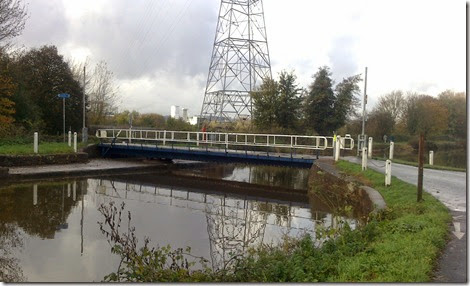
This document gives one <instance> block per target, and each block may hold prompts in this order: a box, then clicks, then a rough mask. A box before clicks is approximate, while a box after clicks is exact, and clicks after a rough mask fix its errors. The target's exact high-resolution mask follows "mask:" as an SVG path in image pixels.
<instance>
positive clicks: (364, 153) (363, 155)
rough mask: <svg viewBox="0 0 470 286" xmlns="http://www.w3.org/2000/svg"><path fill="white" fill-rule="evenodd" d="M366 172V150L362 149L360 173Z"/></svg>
mask: <svg viewBox="0 0 470 286" xmlns="http://www.w3.org/2000/svg"><path fill="white" fill-rule="evenodd" d="M365 170H367V148H366V147H363V148H362V171H365Z"/></svg>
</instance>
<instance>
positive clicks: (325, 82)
mask: <svg viewBox="0 0 470 286" xmlns="http://www.w3.org/2000/svg"><path fill="white" fill-rule="evenodd" d="M313 78H314V81H313V83H312V84H311V85H310V87H309V91H308V95H307V99H306V102H305V120H306V122H305V126H306V127H307V129H310V130H312V129H313V130H315V131H316V132H317V133H318V134H321V135H327V134H330V133H331V132H332V131H334V126H335V120H334V110H333V108H334V104H335V94H334V92H333V80H332V79H331V72H330V69H329V68H328V67H326V66H323V67H320V68H319V70H318V72H317V73H316V74H315V75H314V76H313Z"/></svg>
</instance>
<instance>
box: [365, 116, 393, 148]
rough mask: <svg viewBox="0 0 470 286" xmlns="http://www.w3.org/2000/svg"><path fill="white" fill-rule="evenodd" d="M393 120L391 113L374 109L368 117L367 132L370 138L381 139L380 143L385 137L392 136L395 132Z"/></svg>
mask: <svg viewBox="0 0 470 286" xmlns="http://www.w3.org/2000/svg"><path fill="white" fill-rule="evenodd" d="M393 126H394V123H393V118H392V115H391V113H390V112H387V111H383V110H379V109H374V110H373V111H372V112H371V113H369V115H368V116H367V124H366V132H367V134H368V135H369V136H372V137H374V138H379V141H380V140H381V139H382V138H383V136H384V135H386V134H388V136H390V134H392V131H393Z"/></svg>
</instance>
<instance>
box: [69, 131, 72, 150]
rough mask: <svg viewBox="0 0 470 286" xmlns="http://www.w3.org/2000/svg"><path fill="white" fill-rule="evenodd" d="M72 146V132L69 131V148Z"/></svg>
mask: <svg viewBox="0 0 470 286" xmlns="http://www.w3.org/2000/svg"><path fill="white" fill-rule="evenodd" d="M70 146H72V131H69V147H70Z"/></svg>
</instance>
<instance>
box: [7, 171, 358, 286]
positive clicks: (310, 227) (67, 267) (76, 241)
mask: <svg viewBox="0 0 470 286" xmlns="http://www.w3.org/2000/svg"><path fill="white" fill-rule="evenodd" d="M218 170H219V174H220V176H222V177H226V178H227V177H228V176H233V175H234V174H237V168H233V169H232V171H228V169H224V168H219V169H218ZM238 170H241V171H240V172H242V169H238ZM240 172H239V173H238V174H240ZM250 174H252V178H263V179H253V180H255V181H258V182H261V181H263V182H265V179H268V180H271V181H272V182H273V180H272V179H271V178H272V177H270V176H262V175H261V174H259V175H256V171H255V172H253V171H252V172H250ZM131 177H132V179H129V178H126V176H124V175H122V176H115V177H112V178H111V177H109V178H106V179H105V178H103V179H82V180H76V181H62V182H54V183H50V182H39V183H34V184H23V185H14V186H9V187H5V188H2V189H0V275H1V276H0V278H1V279H2V280H4V281H17V282H19V281H23V280H27V281H34V282H41V281H49V282H53V281H57V282H66V281H74V282H82V281H100V280H101V279H102V278H103V277H104V275H106V274H108V273H110V272H112V271H115V270H116V267H117V265H118V263H119V260H118V258H117V257H115V255H113V254H111V252H110V247H109V245H108V244H107V241H106V238H105V237H103V236H102V235H101V233H100V231H99V227H98V225H97V222H98V221H101V220H102V217H101V215H100V214H99V212H98V211H97V208H98V206H99V205H100V204H101V203H108V202H110V201H115V202H116V203H120V202H125V203H126V208H127V209H128V210H129V211H131V212H132V215H133V218H135V219H133V223H134V226H135V227H136V230H137V236H138V237H140V238H141V239H143V237H144V236H148V237H150V238H151V240H152V243H153V244H155V245H157V244H158V245H166V244H170V245H172V246H173V247H185V246H191V248H192V249H193V254H194V255H196V256H204V257H207V258H210V261H211V262H212V267H213V268H214V269H221V268H225V267H227V265H229V264H230V258H231V257H232V256H233V255H234V254H240V253H244V252H245V251H246V250H247V249H248V248H249V247H254V246H257V245H259V244H260V243H269V244H276V243H278V242H279V241H280V240H281V239H282V237H283V236H284V235H289V236H297V235H301V234H304V233H310V234H311V235H312V236H313V237H314V236H315V228H316V227H317V226H318V225H322V226H325V227H328V226H330V225H333V224H334V223H335V217H334V216H333V215H332V214H330V213H329V212H328V211H327V210H326V209H325V208H324V207H319V208H316V207H312V206H313V205H315V204H318V202H315V203H312V204H309V203H308V198H307V197H305V201H304V202H302V201H290V202H289V201H283V200H280V199H276V198H270V199H267V198H260V197H256V196H249V195H233V194H227V193H223V192H220V191H214V190H211V189H198V188H195V187H184V186H185V185H184V184H181V186H178V187H175V186H172V185H171V184H168V183H164V184H163V183H159V182H160V181H164V180H163V179H162V178H160V177H158V176H156V175H155V174H148V175H146V176H144V175H141V176H140V177H139V176H135V175H133V176H131ZM166 179H167V181H169V182H175V184H176V181H177V180H178V179H177V177H174V176H173V177H171V176H166ZM136 180H137V181H141V183H136V182H135V181H136ZM176 185H178V184H176ZM349 222H350V223H351V225H352V226H353V227H354V225H355V221H353V220H349Z"/></svg>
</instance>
